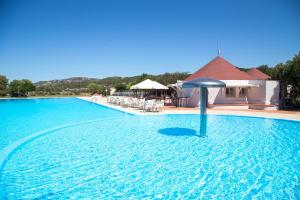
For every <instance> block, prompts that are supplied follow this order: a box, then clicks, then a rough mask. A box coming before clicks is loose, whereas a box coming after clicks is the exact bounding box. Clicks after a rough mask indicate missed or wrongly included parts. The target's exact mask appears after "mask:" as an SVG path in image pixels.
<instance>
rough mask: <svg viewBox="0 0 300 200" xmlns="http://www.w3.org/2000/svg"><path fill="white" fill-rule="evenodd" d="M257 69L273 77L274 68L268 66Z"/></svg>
mask: <svg viewBox="0 0 300 200" xmlns="http://www.w3.org/2000/svg"><path fill="white" fill-rule="evenodd" d="M257 69H258V70H260V71H261V72H263V73H265V74H267V75H269V76H272V73H273V68H271V67H269V66H268V65H261V66H259V67H258V68H257Z"/></svg>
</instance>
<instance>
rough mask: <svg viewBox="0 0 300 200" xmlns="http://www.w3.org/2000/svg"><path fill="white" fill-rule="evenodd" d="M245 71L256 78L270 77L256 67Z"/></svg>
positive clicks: (265, 78) (264, 78)
mask: <svg viewBox="0 0 300 200" xmlns="http://www.w3.org/2000/svg"><path fill="white" fill-rule="evenodd" d="M247 73H248V74H249V75H251V76H253V77H255V78H256V79H258V80H267V79H269V78H271V77H270V76H268V75H267V74H265V73H263V72H261V71H260V70H258V69H256V68H252V69H250V70H249V71H247Z"/></svg>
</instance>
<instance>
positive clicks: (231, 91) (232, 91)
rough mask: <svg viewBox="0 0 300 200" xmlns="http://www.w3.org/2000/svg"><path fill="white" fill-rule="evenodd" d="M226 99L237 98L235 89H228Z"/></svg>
mask: <svg viewBox="0 0 300 200" xmlns="http://www.w3.org/2000/svg"><path fill="white" fill-rule="evenodd" d="M226 97H235V88H226Z"/></svg>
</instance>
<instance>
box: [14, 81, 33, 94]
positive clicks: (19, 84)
mask: <svg viewBox="0 0 300 200" xmlns="http://www.w3.org/2000/svg"><path fill="white" fill-rule="evenodd" d="M32 91H35V86H34V85H33V84H32V82H31V81H30V80H27V79H22V80H13V81H12V82H11V83H10V84H9V92H10V95H11V96H12V97H20V96H22V97H25V96H28V92H32Z"/></svg>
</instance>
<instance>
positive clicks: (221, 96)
mask: <svg viewBox="0 0 300 200" xmlns="http://www.w3.org/2000/svg"><path fill="white" fill-rule="evenodd" d="M223 82H225V84H226V85H228V86H233V85H241V86H242V85H249V84H251V85H255V86H256V87H254V86H252V87H248V91H247V97H238V91H236V97H231V98H228V97H226V92H225V88H209V89H208V103H209V104H239V103H258V104H266V105H269V104H278V102H279V83H278V81H265V80H253V81H251V80H249V81H247V80H246V81H245V80H229V81H228V80H223ZM183 95H184V96H186V97H187V96H190V99H189V101H188V102H187V104H188V105H185V106H189V107H198V106H199V101H200V97H199V89H192V88H188V89H186V88H184V89H183Z"/></svg>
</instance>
